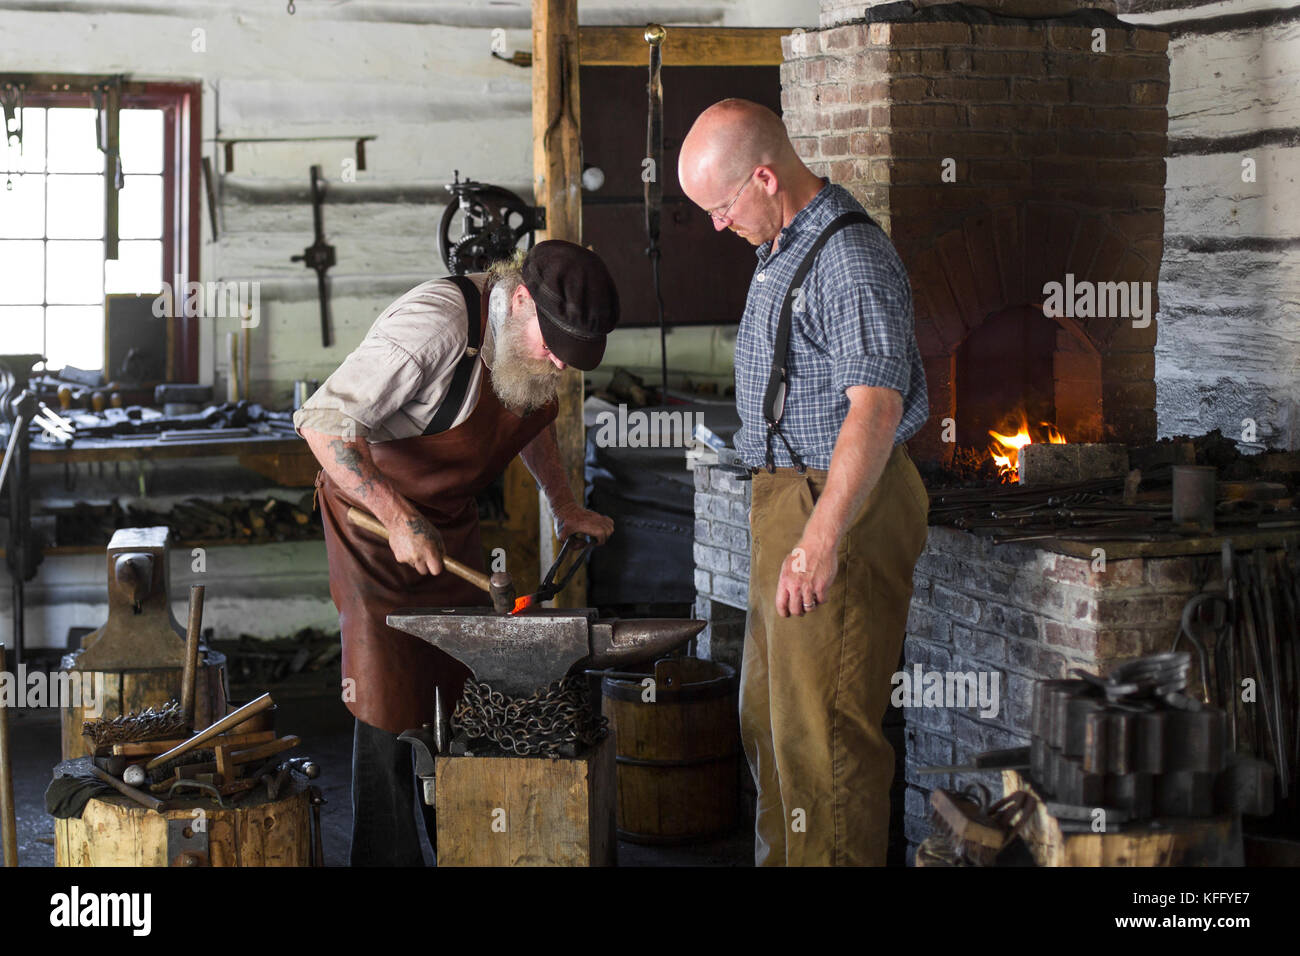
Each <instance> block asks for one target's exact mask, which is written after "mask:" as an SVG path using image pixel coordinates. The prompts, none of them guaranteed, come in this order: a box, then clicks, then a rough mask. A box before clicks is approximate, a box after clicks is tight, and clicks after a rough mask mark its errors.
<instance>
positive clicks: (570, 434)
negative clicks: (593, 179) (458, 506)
mask: <svg viewBox="0 0 1300 956" xmlns="http://www.w3.org/2000/svg"><path fill="white" fill-rule="evenodd" d="M578 60H579V57H578V2H577V0H533V196H534V200H535V202H536V203H537V205H539V206H542V207H543V208H544V209H545V210H546V228H545V229H544V230H542V231H540V232H539V233H538V235H537V239H538V241H539V242H540V241H542V240H544V239H567V240H569V241H570V242H577V243H581V242H582V137H581V129H580V127H579V122H578V117H579V116H580V115H581V114H580V113H579V112H578ZM582 378H583V376H582V372H581V371H579V370H578V369H569V370H568V371H567V372H565V373H564V375H563V376H562V377H561V379H560V390H559V402H560V414H559V418H558V419H556V423H555V427H556V437H557V439H558V441H559V446H560V458H561V460H562V461H563V462H564V470H565V474H566V475H567V477H568V479H569V487H570V488H572V489H573V491H574V496H575V497H576V498H577V499H578V502H579V503H581V502H582V494H583V489H584V487H585V484H586V478H585V474H584V471H583V459H584V457H585V448H584V446H585V441H586V436H585V433H584V430H583V427H582V399H583V394H582ZM539 497H540V502H539V510H540V516H539V519H540V520H539V522H538V525H539V527H538V532H539V537H540V541H539V548H538V551H539V555H538V557H539V561H538V564H539V566H540V568H541V569H542V571H543V572H545V569H546V568H547V567H549V566H550V564H551V562H552V561H553V560H554V558H555V555H556V554H557V553H558V551H559V548H558V547H557V542H556V540H555V537H554V534H553V533H552V524H553V522H552V518H551V509H550V507H549V506H548V504H547V501H546V497H545V496H544V495H541V496H539ZM586 603H587V574H586V571H585V570H583V571H580V572H579V573H578V574H576V575H574V577H573V579H572V580H571V581H570V582H569V584H568V586H567V587H566V588H565V590H564V592H563V593H562V594H560V596H559V597H558V598H556V601H555V604H556V606H558V607H584V606H586Z"/></svg>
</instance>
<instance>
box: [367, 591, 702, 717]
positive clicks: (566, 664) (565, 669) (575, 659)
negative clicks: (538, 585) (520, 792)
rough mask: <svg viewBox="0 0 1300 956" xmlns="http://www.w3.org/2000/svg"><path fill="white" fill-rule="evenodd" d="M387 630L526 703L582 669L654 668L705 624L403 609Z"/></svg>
mask: <svg viewBox="0 0 1300 956" xmlns="http://www.w3.org/2000/svg"><path fill="white" fill-rule="evenodd" d="M387 620H388V626H389V627H392V628H396V629H397V630H399V631H404V632H406V633H407V634H413V635H415V636H416V637H418V638H420V639H421V640H424V641H428V642H429V643H430V644H432V645H433V646H434V647H436V648H438V649H439V650H441V651H443V652H444V653H446V654H449V655H450V656H452V657H454V658H455V659H456V660H458V661H460V662H461V663H462V664H464V665H465V666H466V667H468V668H469V669H470V670H471V671H472V672H473V674H474V677H475V678H476V679H477V680H480V681H483V682H484V683H487V684H490V685H491V687H492V689H493V690H497V691H500V692H502V693H504V694H509V695H510V696H512V697H519V696H528V695H530V694H532V693H533V692H534V691H536V690H539V689H541V688H544V687H546V686H547V685H548V684H550V683H551V682H552V681H555V680H559V679H560V678H561V677H564V676H565V675H566V674H568V673H569V672H570V671H572V670H573V669H574V668H575V667H577V666H578V665H580V664H585V665H586V666H588V667H593V668H605V667H616V666H619V665H624V664H632V663H636V662H637V661H644V660H652V659H654V658H656V657H658V656H660V655H662V654H665V653H667V652H668V651H670V650H672V649H673V648H675V647H679V646H680V645H682V644H684V643H685V642H686V641H688V640H690V639H691V638H692V637H694V636H695V635H696V634H698V633H699V632H700V631H701V630H703V629H704V624H705V622H704V621H693V620H689V619H687V620H675V619H664V618H651V619H638V620H622V619H619V618H609V619H605V620H600V621H598V620H596V612H595V611H594V610H592V609H591V608H580V609H577V610H568V609H558V608H557V609H552V608H542V609H539V610H536V611H530V612H529V613H528V614H520V615H502V614H496V613H493V612H492V611H490V610H488V609H487V608H481V607H473V608H402V609H401V610H398V611H394V612H393V613H392V614H390V615H388V619H387Z"/></svg>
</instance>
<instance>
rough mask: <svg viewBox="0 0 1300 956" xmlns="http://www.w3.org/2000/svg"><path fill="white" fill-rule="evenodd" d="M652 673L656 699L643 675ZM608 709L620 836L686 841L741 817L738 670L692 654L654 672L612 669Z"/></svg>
mask: <svg viewBox="0 0 1300 956" xmlns="http://www.w3.org/2000/svg"><path fill="white" fill-rule="evenodd" d="M650 677H653V678H654V685H653V690H654V699H653V702H649V701H647V700H646V699H645V698H646V697H647V696H649V695H648V693H647V692H648V690H650V688H648V687H647V686H646V685H645V684H644V683H643V682H644V681H645V680H646V678H650ZM601 694H602V697H603V701H604V713H605V716H606V717H608V718H609V722H610V729H611V730H612V731H613V733H614V735H615V739H616V742H617V747H618V750H617V757H616V763H617V767H618V835H619V837H621V838H622V839H624V840H628V841H630V842H632V843H684V842H688V841H691V840H699V839H703V838H706V837H709V836H714V835H717V834H720V833H724V832H726V831H728V830H730V829H731V828H732V827H734V826H735V824H736V815H737V796H738V794H737V773H738V772H739V760H740V721H739V716H738V713H737V708H736V672H735V669H734V668H732V667H729V666H728V665H726V664H721V663H717V662H714V661H704V660H699V659H697V658H694V657H668V658H664V659H663V660H660V661H658V662H656V664H655V670H654V674H649V673H645V674H640V673H627V672H613V671H610V672H607V673H606V674H605V675H604V676H603V677H602V679H601Z"/></svg>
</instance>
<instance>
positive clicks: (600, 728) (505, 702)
mask: <svg viewBox="0 0 1300 956" xmlns="http://www.w3.org/2000/svg"><path fill="white" fill-rule="evenodd" d="M452 720H453V721H454V722H455V725H456V729H458V730H463V731H465V734H466V736H468V737H469V738H471V739H481V738H487V739H488V740H491V741H492V742H493V743H495V744H496V745H497V746H499V747H501V748H502V749H503V750H507V751H509V752H511V753H514V754H518V755H519V756H521V757H526V756H530V755H532V754H544V755H545V756H548V757H556V756H559V752H560V748H561V747H562V746H564V745H565V744H567V743H578V744H583V745H588V744H594V743H595V742H596V741H598V740H601V739H603V738H604V737H605V735H606V734H607V733H608V732H609V727H608V724H609V722H608V721H607V720H606V718H604V717H597V716H596V715H595V714H594V713H593V712H592V709H591V694H590V690H589V688H588V685H587V678H586V676H585V675H583V674H578V675H575V676H572V677H564V678H561V679H560V680H557V681H554V682H553V683H551V684H550V685H549V686H548V687H546V688H545V689H543V690H539V691H537V692H536V693H534V694H533V695H532V696H531V697H507V696H506V695H505V694H503V693H501V692H500V691H494V690H493V689H492V688H491V687H490V686H488V685H487V684H484V683H481V682H479V681H475V680H467V681H466V682H465V690H464V691H463V693H462V694H461V698H460V702H459V703H458V704H457V705H456V709H455V710H454V711H453V712H452Z"/></svg>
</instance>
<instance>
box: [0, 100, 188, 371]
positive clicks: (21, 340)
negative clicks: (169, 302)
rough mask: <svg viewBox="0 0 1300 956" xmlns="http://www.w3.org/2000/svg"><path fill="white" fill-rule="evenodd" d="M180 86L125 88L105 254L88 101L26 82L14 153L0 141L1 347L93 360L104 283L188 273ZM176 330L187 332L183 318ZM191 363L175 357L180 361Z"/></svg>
mask: <svg viewBox="0 0 1300 956" xmlns="http://www.w3.org/2000/svg"><path fill="white" fill-rule="evenodd" d="M187 97H188V94H185V95H177V94H174V93H172V94H167V93H162V94H160V93H157V92H154V93H151V94H137V95H136V96H135V97H128V96H125V95H124V96H123V101H122V109H121V112H120V119H119V129H120V152H121V160H122V172H123V180H124V185H123V188H122V189H121V191H120V192H119V193H118V236H119V245H118V258H117V259H115V260H110V259H106V258H105V243H104V238H105V237H104V167H105V156H104V153H103V152H101V151H100V150H99V148H98V146H97V137H96V122H95V120H96V115H97V112H96V110H95V109H93V108H92V107H91V106H90V105H89V97H88V96H87V95H85V94H81V95H78V94H76V93H72V94H68V93H54V94H48V95H47V96H46V97H44V99H42V98H41V97H40V95H39V94H37V95H33V93H31V92H28V93H27V94H26V97H25V102H24V107H23V109H22V111H21V116H22V127H23V143H22V152H21V154H20V153H19V150H18V147H17V143H16V141H15V140H10V142H9V144H8V147H7V148H5V147H4V144H2V143H0V354H5V353H9V354H14V353H38V354H42V355H45V356H46V358H47V359H48V366H49V368H50V369H58V368H62V367H64V366H65V365H71V366H75V367H77V368H83V369H99V368H101V367H102V366H103V362H104V296H105V295H108V294H112V293H143V294H149V295H152V294H155V293H157V292H158V291H160V289H161V287H162V283H163V282H164V281H169V282H173V281H174V273H178V272H179V273H182V274H183V275H184V277H185V278H186V279H189V278H196V276H195V275H194V274H193V273H194V272H195V271H196V269H195V268H194V264H193V263H191V262H190V261H189V258H190V257H189V256H188V255H187V254H186V253H187V252H188V250H189V249H190V248H192V246H193V245H195V244H196V243H192V241H188V240H191V236H190V230H189V226H190V224H191V223H190V222H188V221H186V220H194V219H195V217H194V216H193V214H192V213H193V203H192V202H191V201H190V200H191V198H193V199H195V200H196V199H197V196H193V197H191V196H188V195H182V194H181V192H180V191H179V188H180V187H181V186H184V192H185V193H191V192H193V190H192V189H190V188H189V186H190V183H191V182H192V172H191V171H190V170H188V169H184V168H178V167H184V166H187V165H188V163H187V162H186V161H185V160H186V153H185V150H184V149H180V148H178V146H182V145H184V143H183V142H182V140H184V139H185V138H186V136H187V131H186V130H184V129H182V128H181V126H180V124H179V123H178V119H180V118H183V119H184V120H185V121H186V124H188V121H189V119H190V117H189V113H188V106H189V104H188V99H187ZM194 98H195V99H196V100H197V97H194ZM34 103H35V104H36V105H33V104H34ZM79 103H84V104H86V105H78V104H79ZM192 224H193V225H194V227H195V228H196V229H197V222H196V221H194V222H193V223H192ZM178 227H180V228H178ZM182 321H183V320H182ZM177 332H178V336H177V338H178V339H179V340H180V343H181V344H185V338H186V336H185V332H186V330H184V329H178V330H177ZM189 365H190V363H189V362H184V361H183V360H182V362H178V364H177V369H178V371H181V370H182V369H184V368H186V367H187V366H189ZM107 374H108V375H109V377H111V370H109V371H108V373H107ZM184 377H187V376H185V374H184V372H183V371H182V373H181V375H178V378H182V379H183V378H184Z"/></svg>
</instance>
